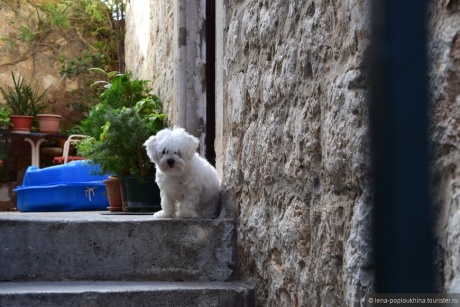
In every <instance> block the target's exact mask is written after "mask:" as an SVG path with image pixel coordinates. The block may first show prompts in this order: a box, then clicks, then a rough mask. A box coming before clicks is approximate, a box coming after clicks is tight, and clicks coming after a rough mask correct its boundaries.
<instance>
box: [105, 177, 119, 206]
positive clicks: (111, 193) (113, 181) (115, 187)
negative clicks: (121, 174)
mask: <svg viewBox="0 0 460 307" xmlns="http://www.w3.org/2000/svg"><path fill="white" fill-rule="evenodd" d="M103 182H104V184H105V187H106V190H107V198H108V199H109V208H108V209H109V210H110V211H112V212H117V211H123V208H122V201H121V191H120V181H119V180H118V178H117V177H112V176H109V178H108V179H106V180H103Z"/></svg>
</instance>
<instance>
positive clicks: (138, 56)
mask: <svg viewBox="0 0 460 307" xmlns="http://www.w3.org/2000/svg"><path fill="white" fill-rule="evenodd" d="M174 8H175V4H174V1H162V0H154V1H129V2H128V3H127V9H126V39H125V53H126V58H125V60H126V70H128V71H132V72H133V74H134V76H136V77H137V78H140V79H144V80H150V81H152V83H151V87H152V90H153V92H154V93H155V94H157V95H158V96H159V97H160V98H161V100H162V101H163V103H164V108H165V111H166V112H167V113H169V114H170V117H171V116H173V118H170V119H171V120H173V121H174V120H175V118H174V116H175V115H176V112H175V110H174V108H175V106H174V105H173V104H172V103H171V102H172V101H173V99H174V60H175V59H174V56H175V52H174V44H173V42H174V40H173V37H174Z"/></svg>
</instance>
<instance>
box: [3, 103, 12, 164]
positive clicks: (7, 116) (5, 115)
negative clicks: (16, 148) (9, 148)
mask: <svg viewBox="0 0 460 307" xmlns="http://www.w3.org/2000/svg"><path fill="white" fill-rule="evenodd" d="M10 114H11V112H10V111H9V110H8V109H7V108H6V106H5V105H4V104H0V128H6V127H8V126H10V125H11V122H10ZM0 148H1V147H0ZM0 159H4V157H3V158H2V157H1V155H0Z"/></svg>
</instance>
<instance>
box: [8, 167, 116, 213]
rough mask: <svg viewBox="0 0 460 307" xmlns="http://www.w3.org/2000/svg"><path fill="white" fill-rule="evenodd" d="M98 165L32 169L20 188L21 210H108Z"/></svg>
mask: <svg viewBox="0 0 460 307" xmlns="http://www.w3.org/2000/svg"><path fill="white" fill-rule="evenodd" d="M99 170H100V168H99V166H98V165H91V164H90V163H89V162H88V161H85V160H82V161H73V162H69V163H67V164H64V165H56V166H50V167H46V168H37V167H36V166H29V167H28V168H27V171H26V173H25V175H24V180H23V184H22V186H18V187H17V188H16V189H15V190H14V192H16V193H17V201H16V204H17V207H18V209H19V210H20V211H23V212H54V211H84V210H106V209H107V207H108V206H109V201H108V198H107V192H106V188H105V185H104V183H103V182H102V180H105V179H107V178H108V175H96V174H95V172H98V171H99Z"/></svg>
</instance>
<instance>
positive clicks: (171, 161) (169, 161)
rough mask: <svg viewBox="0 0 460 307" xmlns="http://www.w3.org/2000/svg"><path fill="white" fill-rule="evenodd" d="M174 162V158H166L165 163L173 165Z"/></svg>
mask: <svg viewBox="0 0 460 307" xmlns="http://www.w3.org/2000/svg"><path fill="white" fill-rule="evenodd" d="M175 162H176V160H174V159H168V160H166V163H168V165H169V167H171V166H173V165H174V163H175Z"/></svg>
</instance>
